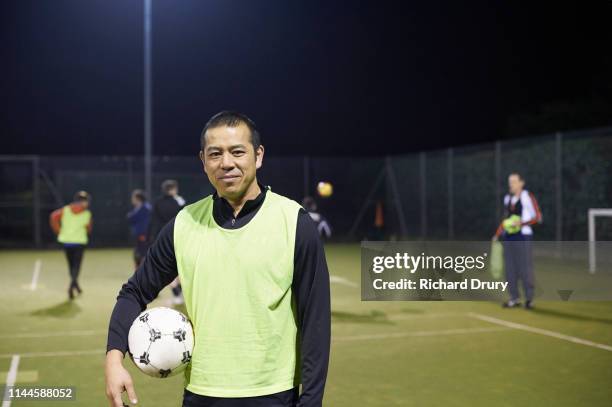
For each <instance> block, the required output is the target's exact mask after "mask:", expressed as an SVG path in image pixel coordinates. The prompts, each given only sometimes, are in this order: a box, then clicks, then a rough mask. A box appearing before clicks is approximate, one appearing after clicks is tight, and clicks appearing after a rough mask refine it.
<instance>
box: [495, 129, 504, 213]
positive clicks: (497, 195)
mask: <svg viewBox="0 0 612 407" xmlns="http://www.w3.org/2000/svg"><path fill="white" fill-rule="evenodd" d="M501 172H502V169H501V141H499V140H498V141H496V142H495V217H496V218H495V222H494V224H497V223H498V222H499V219H501V217H502V205H501V203H502V201H501V194H502V192H501V183H502V173H501Z"/></svg>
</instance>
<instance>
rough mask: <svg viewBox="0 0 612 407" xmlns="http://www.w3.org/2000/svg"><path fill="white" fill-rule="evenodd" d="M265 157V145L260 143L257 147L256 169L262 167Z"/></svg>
mask: <svg viewBox="0 0 612 407" xmlns="http://www.w3.org/2000/svg"><path fill="white" fill-rule="evenodd" d="M263 158H264V146H262V145H260V146H259V147H257V150H255V168H256V169H260V168H261V165H262V164H263Z"/></svg>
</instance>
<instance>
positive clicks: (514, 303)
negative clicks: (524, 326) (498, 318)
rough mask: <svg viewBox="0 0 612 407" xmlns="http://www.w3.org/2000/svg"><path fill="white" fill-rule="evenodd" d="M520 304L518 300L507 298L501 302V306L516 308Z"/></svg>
mask: <svg viewBox="0 0 612 407" xmlns="http://www.w3.org/2000/svg"><path fill="white" fill-rule="evenodd" d="M520 306H521V303H520V302H519V301H518V300H508V301H506V302H504V303H503V304H502V307H503V308H516V307H520Z"/></svg>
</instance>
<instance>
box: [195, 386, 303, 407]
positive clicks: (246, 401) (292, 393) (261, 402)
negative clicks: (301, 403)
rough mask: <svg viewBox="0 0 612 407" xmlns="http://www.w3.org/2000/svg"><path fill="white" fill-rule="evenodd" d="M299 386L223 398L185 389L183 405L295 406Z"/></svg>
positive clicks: (227, 406) (211, 406) (226, 406)
mask: <svg viewBox="0 0 612 407" xmlns="http://www.w3.org/2000/svg"><path fill="white" fill-rule="evenodd" d="M298 398H299V394H298V388H297V387H296V388H294V389H290V390H286V391H281V392H280V393H274V394H268V395H265V396H257V397H240V398H223V397H209V396H201V395H199V394H195V393H192V392H190V391H189V390H187V389H185V393H184V394H183V407H295V405H296V404H297V402H298Z"/></svg>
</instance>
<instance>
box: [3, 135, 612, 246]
mask: <svg viewBox="0 0 612 407" xmlns="http://www.w3.org/2000/svg"><path fill="white" fill-rule="evenodd" d="M510 172H519V173H520V174H522V175H523V177H524V178H525V180H526V188H527V189H528V190H529V191H531V192H533V193H534V195H535V196H536V198H537V199H538V202H539V204H540V207H541V209H542V213H543V218H544V221H543V223H542V224H541V225H538V226H537V229H536V235H535V236H536V239H539V240H559V241H561V240H586V239H587V227H588V226H587V225H588V222H587V211H588V209H589V208H610V207H612V128H605V129H597V130H590V131H579V132H572V133H563V134H561V133H558V134H552V135H546V136H540V137H535V138H524V139H518V140H512V141H503V142H496V143H489V144H481V145H475V146H469V147H462V148H452V149H446V150H439V151H428V152H421V153H415V154H408V155H396V156H390V157H379V158H363V157H325V158H321V157H303V156H297V157H266V159H265V161H264V166H263V167H262V169H261V170H260V172H259V173H258V177H259V179H260V180H261V181H262V182H263V183H264V184H266V185H270V186H271V187H272V189H273V190H274V191H276V192H279V193H281V194H283V195H286V196H288V197H290V198H292V199H295V200H297V201H301V200H302V199H303V197H304V196H306V195H315V194H316V184H317V182H319V181H329V182H331V183H332V184H333V186H334V194H333V195H332V197H330V198H327V199H322V198H319V199H318V205H319V210H320V212H321V213H322V214H323V215H324V216H325V217H326V218H327V219H328V220H329V222H330V223H331V225H332V227H333V231H334V238H335V239H338V240H354V241H356V240H363V239H381V238H387V239H389V238H390V239H408V240H411V239H422V238H427V239H460V240H468V239H475V240H477V239H485V238H489V237H490V236H491V235H492V234H493V233H494V231H495V229H496V227H497V225H498V224H499V221H500V220H501V216H502V210H503V205H502V199H503V195H504V194H505V193H506V190H507V176H508V174H509V173H510ZM143 173H144V164H143V159H142V157H129V156H128V157H107V156H90V157H83V156H0V182H1V184H0V185H1V187H0V236H1V237H0V245H1V246H3V247H45V246H49V245H52V244H53V243H54V237H53V235H52V233H51V230H50V228H49V225H48V217H49V214H50V213H51V212H52V211H53V210H54V209H56V208H58V207H60V206H62V205H64V204H66V203H68V202H69V201H70V199H71V197H72V195H73V194H74V192H75V191H77V190H81V189H84V190H87V191H88V192H90V193H91V195H92V196H93V201H92V205H91V210H92V213H93V215H94V232H93V235H92V241H91V244H92V245H95V246H123V245H127V244H129V242H130V237H129V232H128V225H127V222H126V216H125V215H126V213H127V212H128V211H129V210H130V199H129V197H130V193H131V191H132V190H133V189H135V188H142V187H143V184H144V176H143ZM170 178H171V179H176V180H178V181H179V184H180V194H181V195H182V196H183V197H184V198H185V199H186V200H187V202H195V201H196V200H198V199H200V198H202V197H204V196H206V195H208V194H210V193H211V192H212V187H211V185H210V184H209V182H208V180H207V178H206V175H205V174H204V173H203V171H202V166H201V163H200V161H199V160H198V158H197V157H196V156H193V157H155V158H154V160H153V185H154V186H159V185H160V184H161V182H162V181H163V180H165V179H170ZM154 190H155V189H154ZM597 222H598V226H597V239H598V240H612V220H611V219H610V218H601V219H598V220H597Z"/></svg>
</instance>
